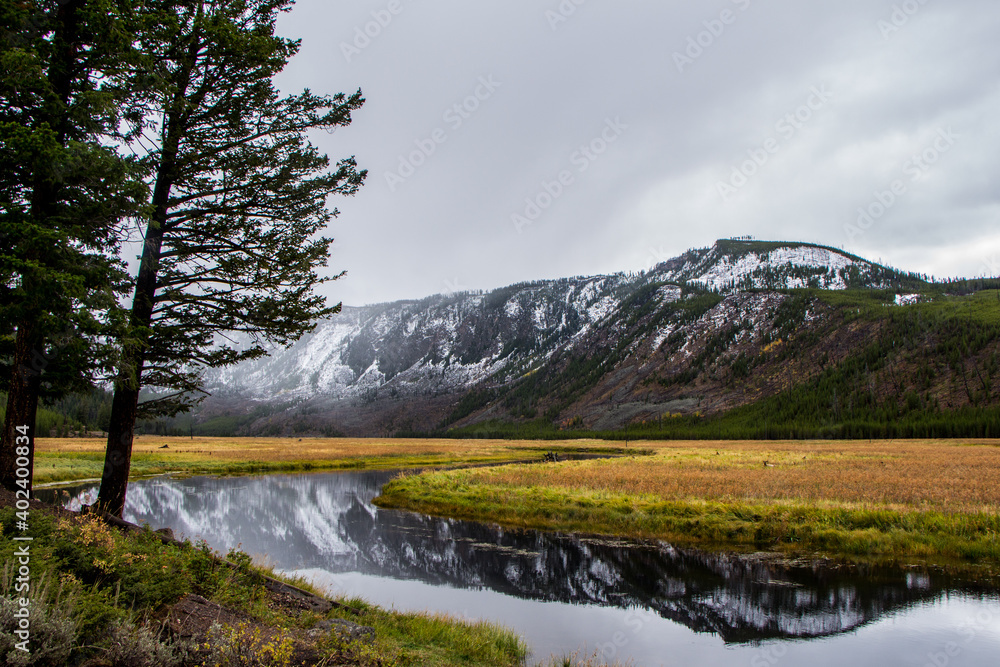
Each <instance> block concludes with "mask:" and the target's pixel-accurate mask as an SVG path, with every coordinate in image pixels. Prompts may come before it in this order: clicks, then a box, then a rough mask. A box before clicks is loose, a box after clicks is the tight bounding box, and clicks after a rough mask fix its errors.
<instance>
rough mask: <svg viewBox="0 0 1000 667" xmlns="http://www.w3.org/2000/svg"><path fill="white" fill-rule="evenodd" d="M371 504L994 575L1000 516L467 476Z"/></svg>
mask: <svg viewBox="0 0 1000 667" xmlns="http://www.w3.org/2000/svg"><path fill="white" fill-rule="evenodd" d="M375 503H376V504H377V505H379V506H381V507H387V508H403V509H409V510H414V511H419V512H424V513H428V514H434V515H438V516H448V517H455V518H460V519H470V520H476V521H490V522H496V523H500V524H505V525H511V526H515V527H519V528H533V529H541V530H557V531H566V532H582V533H597V534H604V535H613V536H616V537H632V538H653V539H663V540H667V541H670V542H672V543H675V544H679V545H689V546H701V547H706V548H719V547H725V548H738V549H741V550H756V549H762V548H763V549H771V550H778V551H788V552H807V553H812V552H820V553H824V554H828V555H835V556H842V557H853V558H869V557H876V558H907V559H921V560H926V559H929V560H933V561H936V562H941V563H956V564H974V563H978V564H988V565H990V566H994V567H995V566H1000V541H998V539H997V536H998V534H1000V516H998V515H996V514H966V513H944V512H933V511H916V510H914V511H899V510H890V509H881V508H856V507H837V506H834V505H832V504H830V505H829V506H827V505H826V504H824V505H823V506H817V505H814V504H805V503H796V502H781V503H764V502H746V503H743V502H715V501H701V500H664V499H662V498H658V497H654V496H637V495H631V494H626V493H610V492H606V491H591V490H582V489H566V488H554V487H544V486H530V487H514V486H507V485H499V484H487V483H479V482H476V483H472V482H470V481H469V480H468V477H467V475H465V474H463V471H454V472H449V473H425V474H422V475H414V476H409V477H402V478H399V479H396V480H393V481H392V482H390V483H389V484H387V485H386V486H385V487H384V488H383V490H382V495H380V496H379V497H378V498H376V499H375Z"/></svg>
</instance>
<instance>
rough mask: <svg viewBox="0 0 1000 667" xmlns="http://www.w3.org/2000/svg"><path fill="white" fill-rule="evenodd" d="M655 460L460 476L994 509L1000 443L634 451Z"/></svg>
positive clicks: (678, 494) (690, 493)
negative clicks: (650, 452) (648, 455)
mask: <svg viewBox="0 0 1000 667" xmlns="http://www.w3.org/2000/svg"><path fill="white" fill-rule="evenodd" d="M642 446H643V447H644V448H651V449H653V450H655V455H654V456H650V457H643V458H640V459H624V460H623V459H615V460H599V461H584V462H576V463H566V464H561V465H558V466H541V467H536V466H515V467H503V468H493V469H489V470H476V471H470V472H468V473H465V474H463V477H465V478H466V479H468V481H469V482H471V483H476V482H480V483H487V484H490V485H501V486H510V487H521V488H524V487H542V486H544V487H550V488H552V487H556V488H564V489H572V490H582V491H603V492H609V493H613V494H621V493H625V494H629V495H633V496H635V495H638V496H653V497H656V498H658V499H663V500H715V501H723V502H730V501H736V502H765V503H768V502H785V501H791V502H805V503H808V504H813V505H817V504H819V505H823V504H836V505H844V506H863V507H881V508H887V509H928V510H931V509H932V510H938V511H946V512H997V511H998V510H1000V441H996V440H978V441H975V440H955V441H943V440H908V441H893V442H886V441H877V442H868V441H863V442H859V441H850V442H847V441H830V442H800V441H794V442H695V443H692V442H676V443H662V442H661V443H642Z"/></svg>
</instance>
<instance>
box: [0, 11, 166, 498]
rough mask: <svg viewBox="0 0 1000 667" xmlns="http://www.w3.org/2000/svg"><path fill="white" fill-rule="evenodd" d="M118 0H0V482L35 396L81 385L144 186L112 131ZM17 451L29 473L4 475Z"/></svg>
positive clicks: (118, 94) (27, 432)
mask: <svg viewBox="0 0 1000 667" xmlns="http://www.w3.org/2000/svg"><path fill="white" fill-rule="evenodd" d="M129 5H130V3H126V2H116V1H112V0H89V1H88V0H62V1H60V2H56V1H54V0H48V1H45V0H34V1H31V0H19V1H14V0H0V26H3V27H2V28H0V364H2V372H0V383H2V387H0V388H2V389H3V390H5V391H6V392H7V409H6V414H5V423H4V430H3V434H2V438H0V484H2V485H3V486H4V487H5V488H7V489H14V488H28V489H29V490H30V481H31V478H32V473H33V461H34V436H35V433H34V430H35V416H36V412H37V408H38V401H39V398H40V397H43V398H44V397H55V396H59V395H61V394H64V393H66V392H69V391H79V390H83V389H86V388H88V387H89V386H92V383H93V380H94V378H95V375H99V374H100V370H101V362H102V360H103V359H104V356H103V352H104V351H106V348H105V347H104V346H103V345H102V340H103V339H104V337H106V336H107V334H108V326H109V324H110V323H111V322H112V321H113V318H111V317H110V314H111V313H113V311H114V309H115V305H116V298H117V296H118V295H119V294H124V293H125V288H126V285H127V281H126V279H127V274H126V273H125V272H124V269H123V265H122V263H121V262H120V260H118V259H117V255H118V251H119V245H120V242H121V240H122V239H123V238H124V237H125V235H126V232H125V221H126V220H127V218H128V217H129V216H131V215H132V214H134V213H135V212H136V211H137V210H138V208H139V207H140V205H141V204H142V203H143V202H144V201H145V199H146V197H147V193H146V189H145V187H144V186H143V184H142V181H141V179H139V178H138V177H137V172H136V169H135V164H134V161H132V162H130V161H128V160H125V159H123V158H122V157H121V156H120V155H119V154H118V153H117V152H116V151H115V149H114V148H112V147H111V142H113V141H114V140H115V139H116V138H119V136H120V135H119V132H118V127H119V124H120V121H121V120H122V116H121V114H120V109H121V108H122V106H123V102H124V100H125V97H126V92H127V91H126V89H125V88H124V87H122V86H120V85H119V84H120V83H121V82H122V81H123V80H124V79H125V78H129V77H130V69H131V68H132V66H133V64H134V60H133V58H132V56H133V50H132V44H131V39H130V37H129V32H130V31H129V30H128V28H127V27H126V26H127V24H128V21H129V18H128V15H129V11H128V10H129ZM19 459H27V461H28V466H27V472H28V474H27V476H26V477H24V476H18V475H16V474H15V473H16V472H17V470H18V469H23V468H24V467H23V466H17V465H16V463H17V461H18V460H19Z"/></svg>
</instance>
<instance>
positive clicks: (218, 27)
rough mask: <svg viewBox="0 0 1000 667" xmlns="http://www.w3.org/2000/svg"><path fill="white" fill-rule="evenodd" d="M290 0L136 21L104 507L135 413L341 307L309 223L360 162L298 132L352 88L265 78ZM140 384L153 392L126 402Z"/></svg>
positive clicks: (251, 1) (324, 116) (168, 11)
mask: <svg viewBox="0 0 1000 667" xmlns="http://www.w3.org/2000/svg"><path fill="white" fill-rule="evenodd" d="M291 4H292V2H291V0H241V1H236V2H226V3H216V2H202V1H198V0H193V1H192V0H188V1H180V2H177V1H173V2H166V1H163V2H157V1H156V0H151V1H149V2H147V3H146V6H147V8H150V9H151V10H153V11H154V12H155V11H159V12H160V16H159V17H158V19H157V20H156V21H154V22H153V23H152V24H151V25H152V26H155V27H151V29H150V30H149V31H143V34H141V35H140V41H141V49H142V50H143V51H144V52H147V53H149V54H152V55H154V62H155V63H156V64H157V67H156V69H155V71H154V72H152V74H153V80H154V81H155V82H156V83H155V88H156V89H157V90H158V94H157V95H156V96H155V97H153V98H151V99H150V101H149V104H148V107H147V110H148V112H149V118H151V119H154V120H155V127H156V131H157V139H156V146H155V147H154V148H152V150H151V152H150V154H149V163H150V166H151V169H152V173H153V177H152V182H151V189H152V214H151V216H150V219H149V221H148V224H147V226H146V230H145V235H144V245H143V249H142V256H141V262H140V265H139V269H138V274H137V276H136V278H135V286H134V296H133V300H132V310H131V314H130V318H129V322H128V331H127V335H126V336H125V337H124V338H123V339H122V341H121V358H120V362H119V369H118V372H117V375H116V378H115V394H114V401H113V404H112V414H111V425H110V429H109V432H108V449H107V454H106V458H105V464H104V476H103V478H102V481H101V490H100V493H99V496H98V504H99V505H100V506H101V508H102V509H104V510H105V511H107V512H110V513H112V514H115V515H118V516H120V515H121V513H122V510H123V508H124V504H125V494H126V490H127V483H128V475H129V468H130V461H131V453H132V443H133V435H134V427H135V422H136V419H137V418H138V417H139V416H140V414H150V413H159V414H164V413H166V414H175V413H176V412H178V411H181V410H184V409H186V408H187V407H188V406H189V405H190V404H191V402H192V400H197V399H192V396H193V395H194V394H193V392H196V391H197V390H198V389H199V388H200V385H201V378H200V374H199V371H200V369H203V368H205V367H217V366H223V365H227V364H233V363H236V362H239V361H241V360H244V359H252V358H257V357H260V356H262V355H264V354H265V349H266V346H267V345H268V344H288V343H290V342H291V341H293V340H295V339H297V338H298V337H300V336H301V335H302V334H303V333H306V332H308V331H310V330H311V329H312V328H313V327H314V326H315V322H316V320H317V319H318V318H321V317H323V316H326V315H329V314H331V313H334V312H336V311H337V310H339V305H337V306H333V307H329V306H327V305H326V302H325V299H324V298H323V297H321V296H320V295H318V294H317V293H316V291H315V288H316V286H317V285H319V284H321V283H323V282H324V281H326V280H330V279H332V278H323V277H321V276H320V275H319V270H320V269H321V268H322V267H323V266H325V264H326V262H327V260H328V256H329V245H330V241H331V239H328V238H325V237H322V236H318V234H320V233H321V232H322V230H323V229H324V228H325V227H326V225H327V223H328V222H329V221H330V220H331V218H332V217H334V216H335V215H336V214H337V211H336V210H330V209H328V208H327V206H326V200H327V198H328V197H329V196H330V195H334V194H339V195H350V194H353V193H354V192H356V191H357V189H358V188H359V187H360V186H361V184H362V182H363V180H364V178H365V175H366V172H364V171H358V170H357V165H356V163H355V161H354V158H349V159H344V160H342V161H340V162H339V163H338V164H337V166H336V168H335V169H333V170H332V171H331V170H330V168H329V167H330V163H329V160H328V158H327V157H326V156H325V155H323V154H321V153H319V152H318V151H317V150H316V148H315V147H314V146H313V145H312V144H310V143H309V141H308V139H307V136H306V135H307V133H308V132H309V131H310V130H315V129H318V128H336V127H342V126H347V125H349V124H350V122H351V112H352V111H354V110H356V109H358V108H359V107H360V106H361V105H362V103H363V101H364V100H363V99H362V97H361V94H360V91H359V92H358V93H355V94H354V95H351V96H349V97H348V96H345V95H343V94H338V95H335V96H332V97H330V96H323V95H315V94H313V93H312V92H310V91H308V90H306V91H304V92H302V93H299V94H296V95H291V96H280V95H279V94H278V92H277V91H276V89H275V87H274V84H273V77H274V76H275V75H276V74H278V73H279V72H280V71H281V70H282V69H283V68H284V67H285V65H286V64H287V62H288V60H289V58H291V57H292V55H294V54H295V53H296V51H297V50H298V47H299V43H298V42H297V41H292V40H287V39H282V38H280V37H277V36H275V34H274V29H275V21H276V18H277V16H278V13H279V12H282V11H287V10H288V9H289V7H290V6H291ZM335 277H339V276H335ZM230 334H241V335H242V337H243V338H244V339H245V340H248V341H249V343H247V344H245V345H244V346H242V347H241V346H239V345H236V344H234V343H232V342H230V337H229V335H230ZM143 387H146V388H153V389H155V390H156V391H157V393H158V395H159V396H161V398H158V399H155V400H153V401H152V402H149V403H144V404H141V405H140V389H142V388H143Z"/></svg>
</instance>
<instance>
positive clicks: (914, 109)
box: [279, 0, 1000, 305]
mask: <svg viewBox="0 0 1000 667" xmlns="http://www.w3.org/2000/svg"><path fill="white" fill-rule="evenodd" d="M279 32H280V34H282V35H283V36H286V37H295V38H301V39H302V49H301V51H300V53H299V55H298V56H297V57H296V58H295V59H294V60H293V62H292V64H291V65H290V66H289V68H288V69H287V70H286V72H284V73H283V74H282V76H281V78H280V79H279V85H280V86H281V87H282V88H283V89H285V90H287V91H289V92H291V91H292V90H295V89H301V88H303V87H309V88H311V89H313V90H314V91H317V92H323V93H336V92H340V91H344V92H353V91H354V90H357V89H358V88H361V89H362V90H363V92H364V94H365V96H366V98H367V100H368V101H367V103H366V105H365V106H364V108H363V109H362V110H360V111H359V112H358V113H357V114H356V115H355V122H354V123H353V125H351V127H349V128H346V129H341V130H339V131H337V132H336V133H335V134H326V133H322V132H320V133H317V134H316V135H315V136H314V137H313V140H314V142H315V143H317V144H318V145H319V146H320V147H321V148H322V149H323V150H324V151H326V152H327V153H329V154H330V156H331V157H333V158H340V157H344V156H347V155H352V154H353V155H356V156H357V159H358V162H359V164H360V165H361V166H362V167H364V168H366V169H368V170H369V177H368V182H367V184H366V185H365V187H364V188H363V190H362V192H361V193H360V194H359V195H357V196H356V197H354V198H351V199H341V200H337V201H332V202H331V203H332V204H333V205H335V206H337V207H338V208H339V209H340V210H341V216H340V218H339V219H338V220H337V221H336V223H335V224H334V227H333V229H332V230H331V233H332V235H333V236H335V237H336V239H337V244H336V246H335V247H334V257H333V260H332V262H331V267H332V268H333V269H336V270H341V269H346V270H347V271H348V276H347V277H346V278H344V279H342V280H340V281H337V282H336V283H334V284H332V285H331V286H330V287H329V289H327V290H326V291H327V293H328V294H329V295H330V296H331V297H333V298H334V299H335V300H342V301H343V302H344V303H345V304H348V305H362V304H366V303H372V302H378V301H388V300H395V299H401V298H419V297H422V296H427V295H430V294H434V293H440V292H450V291H456V290H463V289H487V288H493V287H499V286H503V285H507V284H510V283H514V282H519V281H524V280H533V279H540V278H556V277H564V276H575V275H592V274H598V273H610V272H614V271H638V270H642V269H645V268H648V267H649V266H651V265H652V264H654V263H656V262H658V261H661V260H663V259H667V258H669V257H672V256H676V255H677V254H680V253H681V252H683V251H684V250H686V249H688V248H692V247H703V246H707V245H711V243H712V242H713V241H714V240H715V239H717V238H721V237H728V236H735V235H745V234H748V235H753V236H754V237H756V238H758V239H767V240H802V241H810V242H816V243H822V244H827V245H831V246H836V247H843V248H845V249H846V250H848V251H851V252H854V253H857V254H860V255H862V256H865V257H868V258H870V259H873V260H880V259H881V260H882V261H883V262H885V263H889V264H891V265H893V266H897V267H899V268H902V269H906V270H910V271H918V272H922V273H928V274H933V275H935V276H956V275H961V276H978V275H983V274H985V273H990V274H998V273H1000V261H998V260H1000V225H998V223H1000V40H997V35H998V34H1000V4H998V3H997V2H996V0H905V1H904V0H840V1H839V2H817V1H815V0H807V1H803V0H706V1H699V2H690V1H689V2H681V1H679V0H675V1H663V0H660V1H653V0H618V1H616V2H611V1H610V0H561V1H560V0H478V1H470V0H364V1H362V0H352V1H351V2H331V1H330V0H299V1H298V3H297V4H296V5H295V7H294V9H293V10H292V11H291V12H290V13H289V14H287V15H284V16H283V17H282V18H281V20H280V21H279Z"/></svg>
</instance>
